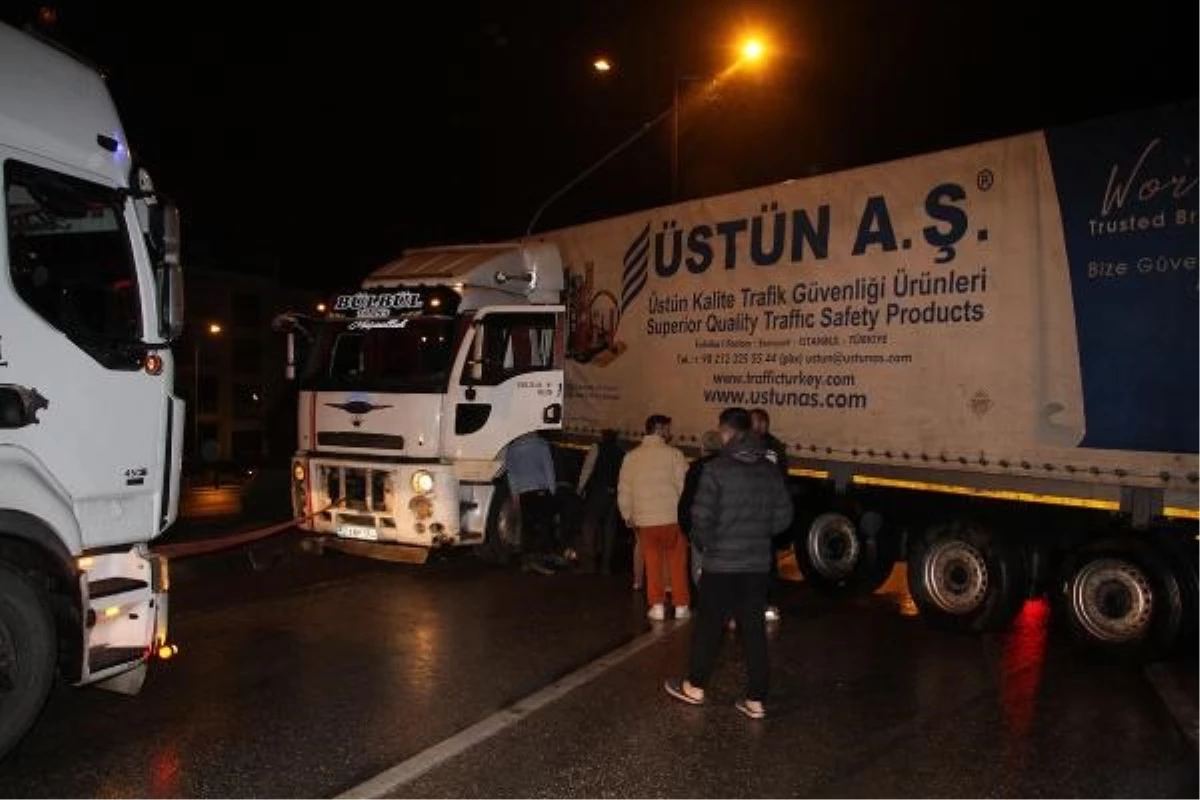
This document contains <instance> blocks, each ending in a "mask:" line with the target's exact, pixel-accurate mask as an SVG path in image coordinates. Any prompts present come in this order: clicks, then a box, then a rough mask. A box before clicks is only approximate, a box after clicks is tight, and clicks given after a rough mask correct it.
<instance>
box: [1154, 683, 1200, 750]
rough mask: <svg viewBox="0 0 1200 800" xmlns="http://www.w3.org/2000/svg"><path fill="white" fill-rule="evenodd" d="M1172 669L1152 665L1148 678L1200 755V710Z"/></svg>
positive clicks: (1185, 736) (1181, 731)
mask: <svg viewBox="0 0 1200 800" xmlns="http://www.w3.org/2000/svg"><path fill="white" fill-rule="evenodd" d="M1172 669H1174V667H1171V666H1169V664H1164V663H1156V664H1151V666H1150V667H1147V668H1146V678H1148V679H1150V685H1151V686H1152V687H1153V688H1154V692H1157V693H1158V698H1159V699H1160V700H1162V702H1163V705H1165V706H1166V712H1168V714H1170V715H1171V717H1172V718H1174V720H1175V724H1176V726H1178V728H1180V733H1182V734H1183V736H1184V738H1186V739H1187V740H1188V744H1190V745H1192V748H1193V750H1194V751H1195V752H1196V754H1200V708H1196V703H1195V702H1193V699H1192V697H1190V696H1189V694H1188V693H1187V692H1186V691H1183V688H1182V687H1181V686H1180V681H1178V680H1177V679H1176V678H1175V673H1174V672H1172Z"/></svg>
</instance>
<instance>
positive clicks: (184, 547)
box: [151, 499, 342, 558]
mask: <svg viewBox="0 0 1200 800" xmlns="http://www.w3.org/2000/svg"><path fill="white" fill-rule="evenodd" d="M341 502H342V501H341V500H340V499H339V500H335V501H333V502H332V503H330V504H329V505H327V506H325V507H324V508H319V509H317V510H316V511H313V512H311V513H308V514H302V515H300V516H298V517H294V518H292V519H289V520H285V521H283V522H276V523H273V524H271V525H267V526H265V527H259V528H251V529H249V530H245V531H238V532H237V533H231V534H228V535H226V536H220V537H217V538H214V539H202V540H200V541H198V542H173V543H171V544H163V545H157V546H154V547H152V548H151V550H152V551H153V552H154V554H155V555H159V556H163V557H165V558H190V557H191V556H201V555H208V554H209V553H217V552H220V551H222V550H230V549H232V548H234V547H241V546H242V545H244V544H249V543H250V542H257V541H259V540H260V539H266V538H267V537H270V536H274V535H275V534H277V533H282V532H283V531H286V530H287V529H288V528H292V527H295V526H296V525H299V524H300V523H302V522H307V521H308V520H310V519H313V518H314V517H316V516H317V515H318V514H323V513H325V512H326V511H328V510H329V509H331V508H333V507H334V506H337V505H340V504H341Z"/></svg>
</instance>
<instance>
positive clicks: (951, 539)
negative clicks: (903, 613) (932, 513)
mask: <svg viewBox="0 0 1200 800" xmlns="http://www.w3.org/2000/svg"><path fill="white" fill-rule="evenodd" d="M1026 583H1027V581H1026V569H1025V559H1024V555H1023V554H1022V553H1021V551H1020V550H1019V549H1018V548H1015V547H1012V546H1010V545H1009V544H1008V543H1006V542H1004V541H1002V540H1000V539H998V538H996V537H995V536H992V535H991V534H989V533H988V532H987V531H986V530H984V529H983V528H980V527H978V526H976V525H972V524H969V523H954V524H951V525H946V526H938V527H934V528H931V529H929V530H928V531H926V532H925V533H924V535H922V536H919V537H917V539H916V541H915V542H914V543H913V546H912V547H911V548H910V549H909V553H908V588H909V592H910V593H911V594H912V597H913V600H914V601H915V602H916V604H917V608H918V609H920V611H921V616H922V617H924V619H925V621H926V622H927V623H929V624H930V625H932V626H933V627H937V628H942V629H944V630H953V631H963V632H969V631H985V630H996V629H999V628H1003V627H1005V626H1006V625H1008V623H1009V622H1011V621H1012V619H1013V617H1014V616H1016V614H1017V611H1019V610H1020V608H1021V605H1022V603H1023V602H1024V600H1025V589H1026Z"/></svg>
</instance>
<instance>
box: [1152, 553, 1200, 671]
mask: <svg viewBox="0 0 1200 800" xmlns="http://www.w3.org/2000/svg"><path fill="white" fill-rule="evenodd" d="M1155 544H1156V545H1157V546H1159V547H1160V548H1161V551H1162V554H1163V557H1164V558H1166V559H1167V560H1168V562H1170V564H1171V566H1172V568H1173V569H1174V570H1175V579H1176V580H1177V581H1178V582H1179V593H1180V600H1181V602H1182V603H1183V617H1182V620H1181V621H1180V623H1179V634H1178V636H1176V637H1175V645H1174V648H1173V649H1174V650H1175V651H1176V652H1177V653H1179V654H1180V655H1191V654H1194V653H1195V652H1196V645H1197V642H1198V640H1200V575H1198V574H1197V573H1198V572H1200V565H1198V562H1200V551H1198V550H1197V545H1196V538H1195V534H1193V533H1191V532H1188V533H1187V534H1186V535H1181V534H1180V533H1179V532H1177V531H1164V532H1163V533H1162V534H1161V535H1159V536H1157V537H1155Z"/></svg>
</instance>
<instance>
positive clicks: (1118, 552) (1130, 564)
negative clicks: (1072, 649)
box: [1055, 536, 1184, 661]
mask: <svg viewBox="0 0 1200 800" xmlns="http://www.w3.org/2000/svg"><path fill="white" fill-rule="evenodd" d="M1062 576H1063V577H1062V581H1061V583H1060V590H1059V592H1058V594H1057V597H1056V598H1055V599H1056V601H1057V605H1058V607H1059V612H1060V615H1061V617H1062V618H1063V619H1064V620H1065V621H1066V623H1067V628H1068V630H1069V631H1070V633H1071V638H1072V639H1073V640H1074V641H1075V642H1076V644H1078V645H1080V646H1082V647H1084V648H1086V649H1088V650H1091V651H1093V652H1095V653H1098V654H1100V655H1102V656H1106V657H1109V658H1114V659H1117V660H1122V661H1125V660H1128V661H1150V660H1154V659H1155V658H1158V657H1161V656H1163V655H1165V654H1166V653H1167V651H1168V650H1169V649H1170V648H1171V647H1172V645H1174V644H1175V640H1176V637H1177V636H1178V635H1179V631H1180V628H1181V624H1182V620H1183V615H1184V603H1183V594H1182V592H1181V590H1180V585H1179V579H1178V577H1177V574H1176V572H1175V570H1174V569H1172V567H1171V565H1170V564H1169V563H1168V562H1167V560H1166V559H1164V558H1163V557H1162V555H1161V554H1160V553H1159V552H1158V550H1157V549H1156V548H1155V547H1154V546H1153V544H1151V543H1150V542H1148V541H1146V540H1144V539H1141V538H1138V537H1135V536H1119V537H1113V538H1107V539H1100V540H1098V541H1095V542H1092V543H1090V544H1087V545H1085V546H1083V547H1081V548H1080V549H1078V550H1077V551H1075V552H1074V553H1072V554H1071V555H1070V556H1069V557H1068V558H1067V561H1066V563H1065V564H1064V566H1063V572H1062Z"/></svg>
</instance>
